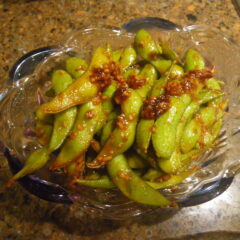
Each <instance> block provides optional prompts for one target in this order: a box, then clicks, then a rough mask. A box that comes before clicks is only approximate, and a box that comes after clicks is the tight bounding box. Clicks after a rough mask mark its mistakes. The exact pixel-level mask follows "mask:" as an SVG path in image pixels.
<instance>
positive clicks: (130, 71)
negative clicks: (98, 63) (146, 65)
mask: <svg viewBox="0 0 240 240" xmlns="http://www.w3.org/2000/svg"><path fill="white" fill-rule="evenodd" d="M139 73H140V69H139V68H136V67H134V66H133V67H130V68H128V69H126V70H125V71H124V73H123V77H124V78H129V77H131V76H132V75H136V76H137V75H138V74H139Z"/></svg>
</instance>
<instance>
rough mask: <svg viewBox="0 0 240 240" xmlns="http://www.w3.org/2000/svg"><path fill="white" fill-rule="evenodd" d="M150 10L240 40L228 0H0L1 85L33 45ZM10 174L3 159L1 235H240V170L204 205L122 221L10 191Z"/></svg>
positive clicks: (134, 238)
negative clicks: (8, 187)
mask: <svg viewBox="0 0 240 240" xmlns="http://www.w3.org/2000/svg"><path fill="white" fill-rule="evenodd" d="M145 16H151V17H161V18H166V19H169V20H171V21H173V22H176V23H179V24H181V25H189V24H199V23H204V24H208V25H212V26H214V27H217V28H219V29H220V30H221V31H223V32H225V33H227V34H229V35H230V36H231V37H232V38H233V39H235V40H236V41H238V42H240V21H239V16H238V15H237V12H236V11H235V9H234V6H233V4H232V2H231V1H230V0H198V1H197V0H168V1H167V0H115V1H110V0H102V1H100V0H93V1H87V0H72V1H70V0H49V1H44V0H38V1H30V0H0V88H1V84H3V82H4V81H5V80H6V79H7V75H8V71H9V69H10V68H11V66H12V64H13V63H14V62H15V61H16V59H17V58H19V57H20V56H21V55H22V54H24V53H26V52H28V51H30V50H33V49H35V48H38V47H43V46H48V45H55V44H58V43H59V42H60V41H61V40H62V39H63V38H64V37H65V36H66V34H67V33H69V32H71V31H72V30H75V29H79V28H85V27H89V26H96V25H101V24H103V25H108V26H116V27H120V26H122V25H123V24H124V23H127V22H128V21H129V20H131V19H134V18H136V17H145ZM9 176H10V173H9V171H8V168H7V164H6V162H5V160H4V159H3V157H0V209H1V210H0V239H1V240H7V239H15V240H30V239H34V240H43V239H48V240H55V239H57V240H68V239H69V240H70V239H71V240H82V239H84V240H85V239H86V240H87V239H88V240H90V239H95V240H98V239H99V240H100V239H105V240H108V239H109V240H113V239H118V240H121V239H124V240H125V239H127V240H145V239H165V240H167V239H169V240H170V239H176V238H177V239H182V240H183V239H188V240H191V239H193V240H195V239H211V240H212V239H229V240H232V239H240V194H239V192H240V177H239V176H238V177H237V178H236V179H235V182H234V184H233V185H232V186H231V187H230V188H229V189H228V190H227V191H226V192H225V193H224V194H222V195H221V196H219V197H218V198H216V199H214V200H213V201H210V202H208V203H205V204H202V205H200V206H198V207H191V208H185V209H182V210H180V211H178V212H177V213H174V214H173V213H169V214H168V215H164V216H162V215H160V214H159V213H156V214H154V215H152V216H145V217H142V218H139V219H128V220H125V221H121V222H120V221H110V220H102V219H96V218H91V217H89V216H86V215H85V214H84V213H83V212H82V211H81V210H80V209H76V207H75V206H72V207H69V206H62V205H56V204H52V203H47V202H45V201H42V200H39V199H37V198H35V197H33V196H30V195H28V194H27V193H26V192H25V191H24V190H23V189H22V188H21V187H20V186H18V185H16V186H14V187H13V188H11V189H7V190H6V189H5V188H4V184H5V183H6V181H7V179H8V178H9ZM206 232H209V233H206ZM196 234H197V235H196ZM190 235H195V236H192V237H190ZM184 236H189V237H184Z"/></svg>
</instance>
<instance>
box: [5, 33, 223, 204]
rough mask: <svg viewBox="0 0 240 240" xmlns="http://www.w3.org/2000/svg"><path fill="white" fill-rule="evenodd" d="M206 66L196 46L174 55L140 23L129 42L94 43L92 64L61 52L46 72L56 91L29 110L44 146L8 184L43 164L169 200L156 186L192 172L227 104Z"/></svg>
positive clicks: (136, 195)
mask: <svg viewBox="0 0 240 240" xmlns="http://www.w3.org/2000/svg"><path fill="white" fill-rule="evenodd" d="M213 73H214V69H213V68H211V69H209V68H208V67H207V66H206V64H205V60H204V58H203V57H202V56H201V54H200V53H199V52H198V51H197V50H194V49H188V50H187V52H186V53H185V56H184V58H183V59H181V58H180V57H179V55H178V53H176V52H175V51H174V50H173V49H171V48H170V46H169V45H168V44H167V43H166V42H163V41H161V40H157V41H155V40H154V39H153V38H152V36H151V35H150V34H149V32H147V31H146V30H144V29H141V30H139V31H138V32H137V33H136V35H135V38H134V42H133V44H132V45H131V46H128V47H127V48H121V49H117V50H114V51H113V50H112V49H111V46H110V45H109V44H108V45H107V46H104V47H103V46H100V47H98V48H97V49H95V51H94V53H93V54H92V58H91V61H90V63H87V62H86V61H85V60H83V59H82V58H79V57H69V58H68V59H66V61H65V69H57V70H55V71H54V72H53V74H52V79H51V90H52V91H54V96H53V97H52V99H51V100H50V101H48V102H45V103H43V104H41V105H40V106H39V108H38V109H37V111H36V113H35V134H36V139H37V140H38V141H39V143H40V144H41V145H42V147H41V148H40V149H37V150H36V151H34V152H33V153H32V154H31V155H30V156H29V158H28V159H27V160H26V162H25V165H24V167H23V168H22V169H21V171H19V172H18V173H17V174H15V175H14V176H13V177H12V179H10V181H9V184H10V185H11V184H12V183H13V182H15V181H16V180H17V179H19V178H22V177H24V176H25V175H27V174H30V173H33V172H35V171H36V170H38V169H40V168H42V167H43V166H45V165H46V164H47V165H48V166H50V169H51V170H52V171H54V170H58V171H62V172H63V174H66V178H68V179H69V178H70V179H71V183H72V184H80V185H85V186H89V187H93V188H106V189H111V188H118V189H119V190H120V191H121V192H122V194H124V195H125V196H126V197H128V198H129V199H131V200H133V201H135V202H138V203H142V204H147V205H152V206H161V207H167V206H171V205H173V203H172V202H170V201H169V200H168V199H167V198H166V197H164V196H163V195H162V194H161V193H160V192H159V191H158V189H162V188H171V187H175V186H176V185H177V184H179V183H181V182H182V181H183V180H184V179H185V178H187V177H189V176H190V175H191V174H193V173H194V172H195V171H196V170H197V167H191V162H192V161H194V159H196V158H197V157H198V156H199V154H201V153H202V152H203V151H206V150H207V149H209V148H211V147H213V146H214V145H215V144H216V139H217V137H218V135H219V131H220V129H221V127H222V123H223V116H224V109H225V107H226V105H227V101H225V100H223V92H222V90H221V84H223V83H222V82H220V81H218V80H216V79H215V78H214V77H213Z"/></svg>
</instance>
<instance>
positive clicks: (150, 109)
mask: <svg viewBox="0 0 240 240" xmlns="http://www.w3.org/2000/svg"><path fill="white" fill-rule="evenodd" d="M169 108H170V96H169V95H165V94H164V95H161V96H159V97H150V98H148V99H147V100H145V102H144V105H143V111H142V117H143V118H146V119H156V118H158V117H159V116H160V115H161V114H163V113H165V112H166V111H167V110H168V109H169Z"/></svg>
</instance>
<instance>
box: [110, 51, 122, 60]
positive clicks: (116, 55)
mask: <svg viewBox="0 0 240 240" xmlns="http://www.w3.org/2000/svg"><path fill="white" fill-rule="evenodd" d="M122 52H123V49H119V50H116V51H113V52H112V60H113V61H115V62H118V61H119V59H120V57H121V55H122Z"/></svg>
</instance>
